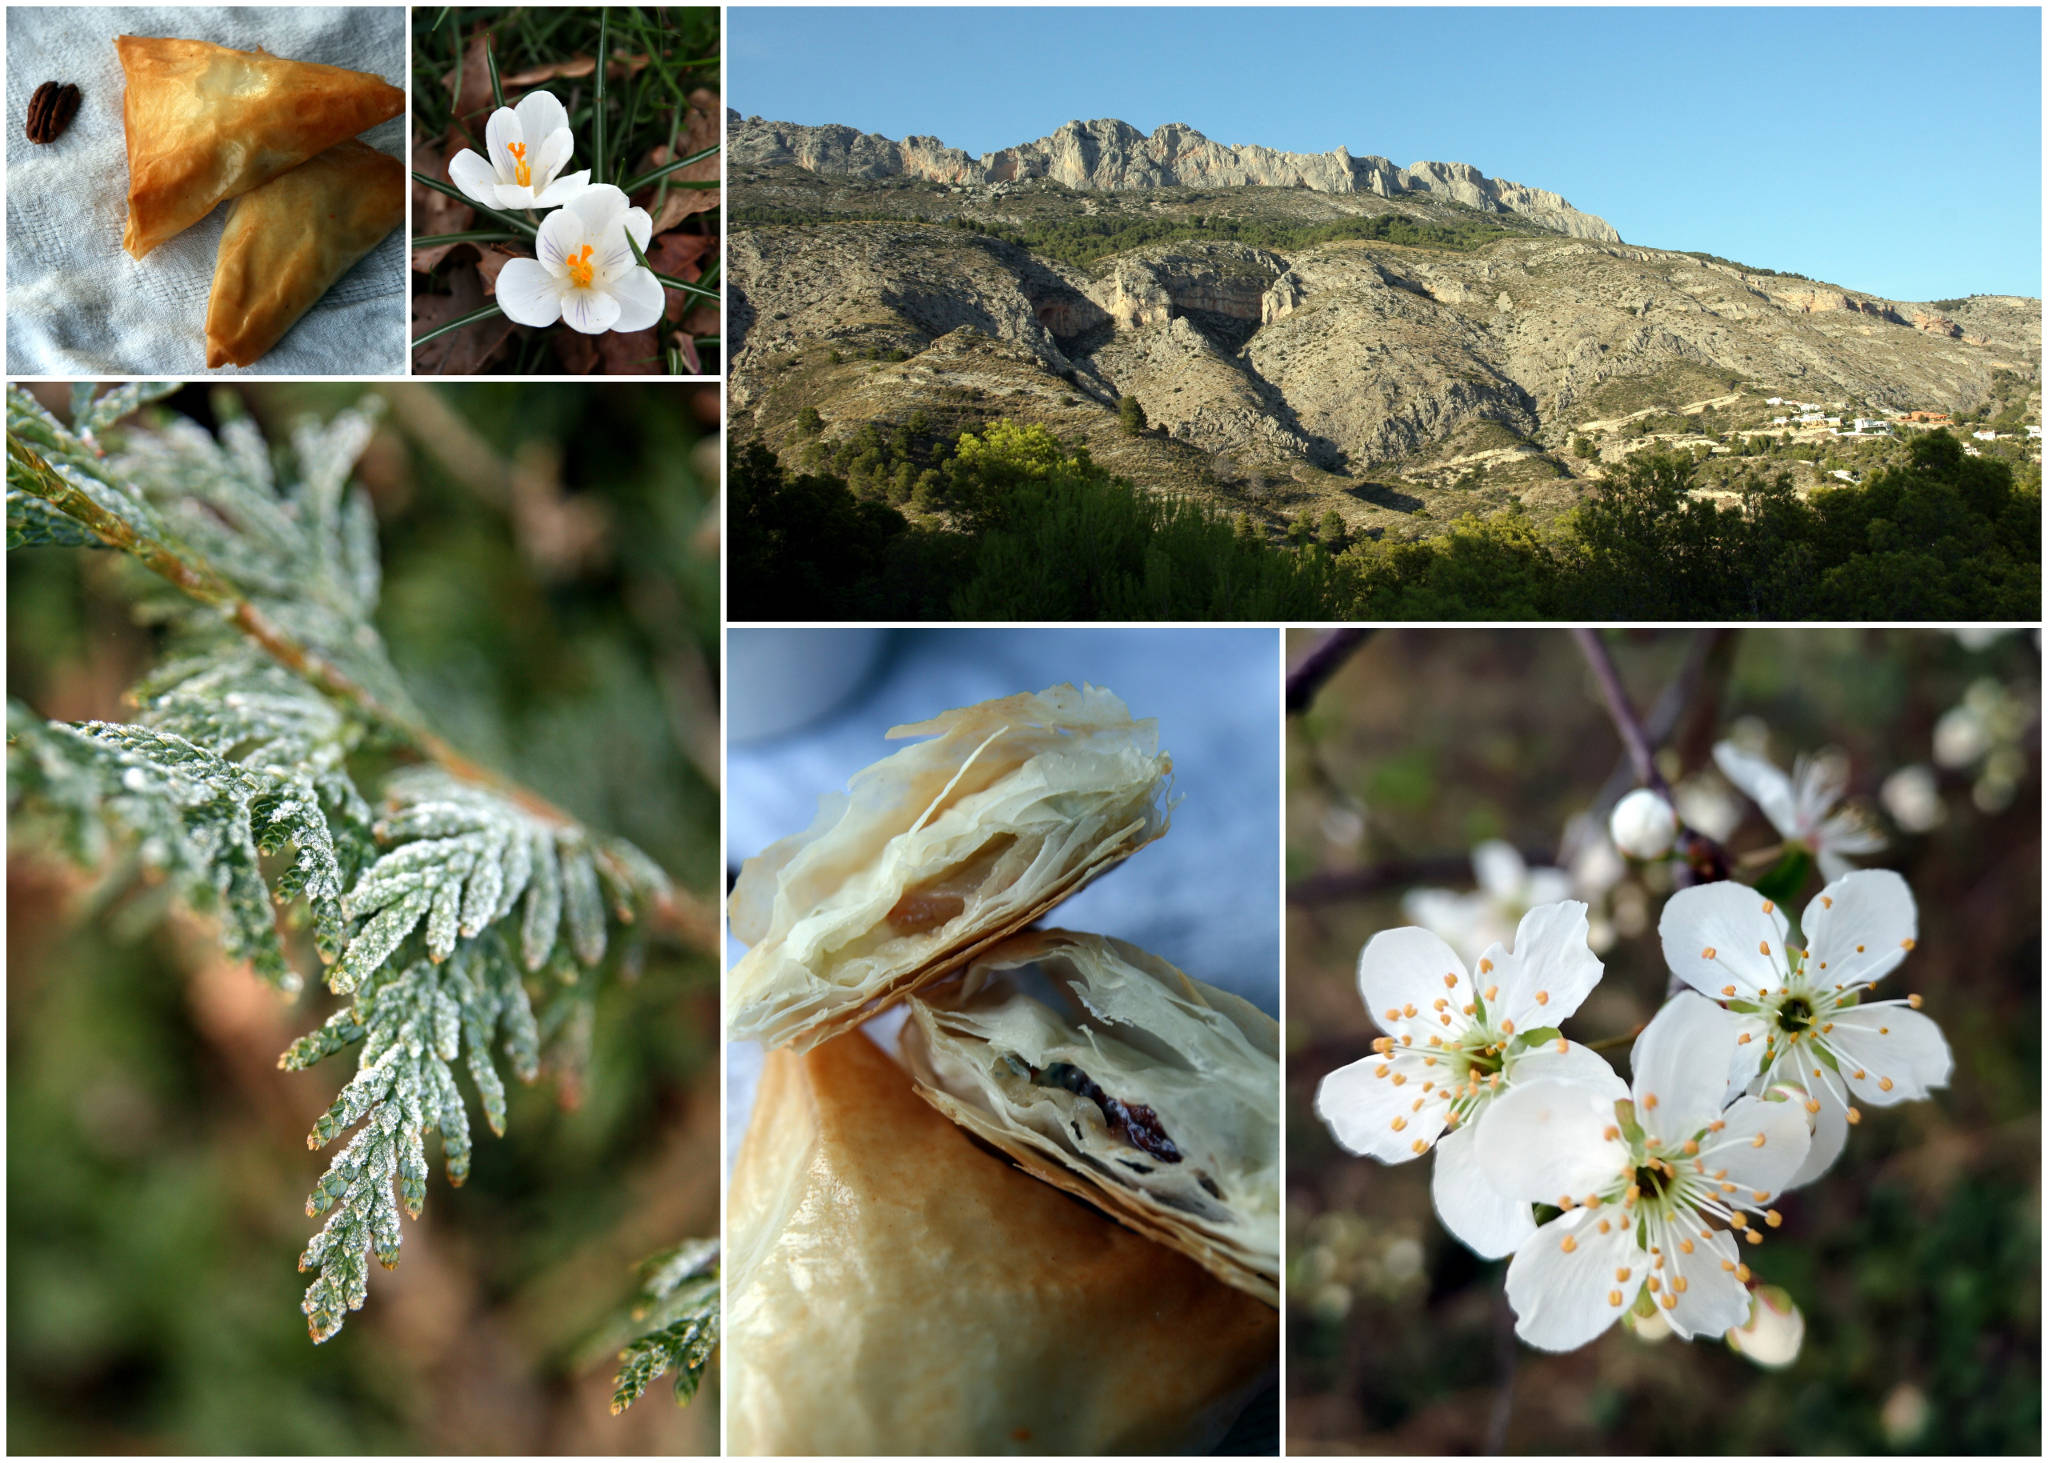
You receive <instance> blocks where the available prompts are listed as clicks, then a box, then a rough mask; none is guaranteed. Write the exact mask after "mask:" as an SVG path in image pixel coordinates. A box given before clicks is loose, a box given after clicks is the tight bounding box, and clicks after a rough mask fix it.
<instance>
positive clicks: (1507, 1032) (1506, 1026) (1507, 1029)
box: [1500, 1021, 1515, 1036]
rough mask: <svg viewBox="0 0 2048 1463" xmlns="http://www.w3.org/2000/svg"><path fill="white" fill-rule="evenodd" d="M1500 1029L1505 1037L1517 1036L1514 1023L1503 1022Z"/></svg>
mask: <svg viewBox="0 0 2048 1463" xmlns="http://www.w3.org/2000/svg"><path fill="white" fill-rule="evenodd" d="M1500 1029H1501V1034H1502V1035H1503V1036H1513V1035H1514V1034H1515V1023H1514V1022H1512V1021H1503V1022H1501V1024H1500Z"/></svg>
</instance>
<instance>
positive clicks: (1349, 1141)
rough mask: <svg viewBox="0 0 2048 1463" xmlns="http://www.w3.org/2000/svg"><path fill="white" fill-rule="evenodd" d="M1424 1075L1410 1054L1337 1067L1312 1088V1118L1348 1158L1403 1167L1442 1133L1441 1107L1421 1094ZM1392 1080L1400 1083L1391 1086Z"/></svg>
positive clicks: (1420, 1059) (1412, 1054) (1424, 1071)
mask: <svg viewBox="0 0 2048 1463" xmlns="http://www.w3.org/2000/svg"><path fill="white" fill-rule="evenodd" d="M1428 1070H1429V1069H1427V1068H1425V1067H1424V1066H1423V1064H1422V1058H1421V1057H1420V1056H1418V1055H1417V1054H1415V1053H1413V1052H1391V1053H1389V1054H1388V1055H1387V1056H1385V1057H1376V1056H1375V1057H1367V1058H1366V1059H1365V1060H1364V1061H1362V1062H1353V1063H1351V1064H1350V1065H1349V1066H1345V1067H1339V1068H1338V1069H1337V1070H1336V1071H1334V1072H1332V1073H1330V1075H1329V1076H1327V1077H1325V1078H1323V1080H1322V1081H1321V1082H1320V1083H1318V1084H1317V1086H1316V1116H1317V1117H1319V1118H1321V1119H1322V1120H1323V1126H1324V1127H1326V1128H1328V1129H1329V1130H1330V1135H1331V1136H1332V1137H1334V1138H1335V1139H1336V1140H1337V1141H1338V1142H1339V1143H1341V1144H1343V1145H1344V1146H1345V1147H1346V1148H1348V1149H1350V1150H1351V1151H1352V1152H1353V1153H1360V1154H1364V1155H1365V1156H1366V1157H1368V1158H1377V1159H1378V1160H1379V1161H1380V1162H1381V1163H1405V1162H1407V1161H1408V1160H1409V1159H1411V1158H1414V1157H1416V1156H1418V1155H1419V1154H1421V1153H1423V1152H1426V1151H1427V1150H1428V1148H1429V1145H1430V1144H1432V1143H1434V1142H1435V1141H1436V1139H1437V1135H1438V1134H1440V1133H1442V1132H1443V1130H1444V1109H1445V1104H1444V1103H1442V1102H1432V1101H1429V1100H1428V1099H1427V1097H1426V1096H1425V1095H1424V1093H1423V1091H1422V1084H1423V1083H1424V1082H1426V1081H1428V1080H1429V1078H1428V1077H1427V1076H1425V1075H1424V1074H1425V1073H1426V1072H1427V1071H1428ZM1395 1077H1400V1078H1402V1079H1403V1080H1402V1081H1401V1082H1399V1083H1396V1082H1395V1081H1394V1080H1393V1079H1394V1078H1395ZM1418 1098H1421V1099H1423V1103H1422V1107H1421V1109H1420V1110H1419V1111H1418V1110H1417V1109H1416V1107H1415V1102H1416V1100H1417V1099H1418ZM1417 1145H1420V1146H1417Z"/></svg>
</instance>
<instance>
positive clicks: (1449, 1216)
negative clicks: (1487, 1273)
mask: <svg viewBox="0 0 2048 1463" xmlns="http://www.w3.org/2000/svg"><path fill="white" fill-rule="evenodd" d="M1485 1122H1486V1117H1485V1115H1484V1114H1481V1116H1480V1119H1479V1122H1478V1123H1477V1124H1473V1125H1471V1126H1468V1127H1463V1128H1457V1129H1454V1130H1452V1131H1451V1132H1449V1133H1446V1134H1445V1135H1444V1136H1443V1138H1442V1139H1441V1140H1440V1141H1439V1142H1438V1143H1437V1145H1436V1171H1435V1172H1434V1173H1432V1174H1431V1175H1430V1179H1429V1196H1430V1198H1431V1200H1433V1201H1434V1202H1435V1204H1436V1214H1437V1218H1439V1219H1441V1220H1442V1221H1443V1223H1444V1228H1445V1229H1448V1230H1449V1231H1450V1232H1451V1233H1452V1234H1453V1235H1455V1236H1456V1237H1457V1238H1458V1239H1460V1240H1462V1241H1463V1242H1464V1245H1465V1248H1466V1249H1468V1250H1470V1251H1472V1253H1473V1254H1475V1255H1478V1256H1479V1257H1480V1258H1481V1259H1486V1260H1498V1259H1500V1258H1501V1257H1502V1256H1503V1255H1512V1254H1513V1253H1514V1252H1515V1251H1516V1250H1517V1249H1519V1248H1520V1247H1521V1246H1522V1245H1523V1244H1524V1243H1525V1242H1526V1241H1527V1240H1528V1239H1529V1237H1530V1236H1531V1235H1533V1234H1535V1233H1536V1221H1535V1219H1534V1218H1533V1217H1532V1216H1531V1214H1530V1212H1529V1203H1528V1201H1527V1200H1526V1199H1512V1198H1509V1197H1508V1196H1507V1195H1506V1194H1503V1193H1502V1192H1501V1191H1500V1190H1499V1189H1496V1188H1495V1187H1494V1186H1493V1184H1492V1182H1491V1181H1490V1180H1489V1179H1488V1178H1487V1177H1486V1170H1485V1168H1484V1167H1483V1166H1482V1165H1481V1164H1480V1162H1479V1152H1478V1147H1477V1134H1478V1130H1479V1127H1481V1126H1483V1125H1484V1124H1485Z"/></svg>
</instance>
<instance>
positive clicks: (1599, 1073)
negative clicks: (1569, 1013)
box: [1507, 1037, 1628, 1102]
mask: <svg viewBox="0 0 2048 1463" xmlns="http://www.w3.org/2000/svg"><path fill="white" fill-rule="evenodd" d="M1560 1044H1562V1045H1563V1047H1564V1050H1562V1051H1559V1050H1558V1047H1559V1045H1560ZM1507 1074H1508V1081H1509V1082H1541V1081H1557V1082H1577V1083H1579V1084H1580V1085H1582V1086H1587V1087H1594V1088H1599V1089H1602V1090H1604V1091H1606V1092H1608V1093H1609V1094H1610V1095H1611V1096H1612V1098H1613V1100H1614V1101H1616V1102H1619V1101H1620V1100H1621V1099H1622V1098H1624V1097H1627V1096H1628V1084H1627V1083H1625V1082H1623V1081H1622V1080H1621V1078H1619V1077H1618V1076H1616V1075H1615V1073H1614V1068H1612V1067H1610V1066H1608V1065H1607V1058H1605V1057H1603V1056H1601V1055H1600V1053H1598V1052H1596V1051H1594V1050H1593V1049H1592V1048H1591V1047H1589V1046H1580V1045H1579V1044H1578V1043H1577V1042H1575V1041H1565V1040H1564V1038H1563V1037H1559V1038H1558V1040H1557V1041H1546V1042H1545V1043H1543V1045H1541V1046H1538V1047H1531V1048H1530V1049H1529V1050H1527V1051H1524V1052H1518V1053H1516V1054H1515V1055H1514V1056H1513V1057H1511V1058H1509V1060H1508V1066H1507Z"/></svg>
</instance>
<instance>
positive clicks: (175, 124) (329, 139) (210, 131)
mask: <svg viewBox="0 0 2048 1463" xmlns="http://www.w3.org/2000/svg"><path fill="white" fill-rule="evenodd" d="M114 45H115V47H116V48H117V49H118V50H119V52H120V54H121V69H122V70H123V71H124V72H125V73H126V74H127V79H128V91H127V97H126V100H125V103H124V105H123V109H122V122H123V125H124V127H125V128H126V131H127V139H128V230H127V233H126V234H125V235H124V236H123V238H122V240H121V244H122V247H123V248H125V249H126V250H127V251H128V252H129V253H130V254H132V255H133V256H134V257H135V258H137V259H140V258H142V257H143V255H145V254H147V253H149V251H150V250H152V249H154V248H155V247H156V246H157V245H159V244H161V243H163V242H164V240H166V239H168V238H171V237H172V236H173V235H175V234H177V233H179V232H180V231H181V230H184V229H186V228H189V227H190V226H191V225H193V224H195V223H197V222H198V221H199V220H200V219H202V218H204V217H205V216H206V215H207V214H208V213H209V212H211V211H212V209H213V206H214V205H215V204H217V203H219V202H221V201H222V200H223V199H227V198H235V197H239V196H240V195H241V194H244V193H247V192H248V191H249V190H250V189H252V188H258V187H261V186H262V185H263V184H265V183H267V182H269V181H270V180H271V179H272V178H275V177H276V176H278V174H280V173H283V172H285V171H287V170H288V169H291V168H295V167H297V166H298V165H299V164H300V163H302V162H304V161H305V160H306V159H307V158H310V157H312V156H314V155H315V154H316V153H319V152H323V151H325V150H326V149H327V148H329V147H332V146H333V145H334V144H335V143H337V142H341V141H344V140H346V139H348V138H351V137H353V136H355V135H356V134H357V133H358V132H361V131H362V130H363V129H364V128H366V127H374V126H376V125H377V124H378V123H379V122H385V121H389V120H390V119H391V118H393V117H395V116H397V115H398V114H399V113H400V112H401V111H403V110H404V108H405V93H404V92H403V91H401V90H400V89H399V88H398V87H395V86H393V85H391V84H390V83H389V82H387V81H384V80H383V79H382V78H380V77H376V76H372V75H370V74H369V73H367V72H363V71H350V70H348V69H346V68H345V67H341V66H322V65H319V64H318V63H316V62H311V61H287V60H283V59H281V58H279V57H276V56H272V55H270V54H268V53H267V52H265V51H262V50H255V51H235V50H230V49H229V48H227V47H226V46H216V45H213V44H212V43H210V42H207V41H185V40H171V39H154V38H149V37H142V36H117V37H115V39H114Z"/></svg>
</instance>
